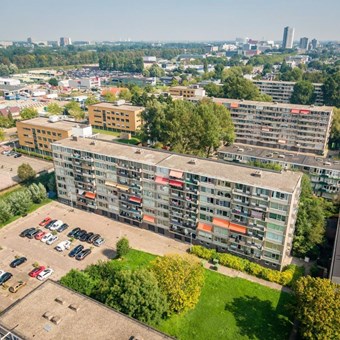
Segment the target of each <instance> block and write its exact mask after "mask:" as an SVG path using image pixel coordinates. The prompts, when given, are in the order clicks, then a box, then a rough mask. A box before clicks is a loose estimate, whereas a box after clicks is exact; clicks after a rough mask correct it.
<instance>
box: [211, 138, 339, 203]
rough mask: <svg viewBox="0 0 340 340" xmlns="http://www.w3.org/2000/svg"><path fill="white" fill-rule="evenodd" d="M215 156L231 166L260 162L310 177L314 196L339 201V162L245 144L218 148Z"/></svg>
mask: <svg viewBox="0 0 340 340" xmlns="http://www.w3.org/2000/svg"><path fill="white" fill-rule="evenodd" d="M217 154H218V158H219V159H222V160H224V161H227V162H233V163H234V164H235V163H239V164H251V163H252V162H261V163H263V164H279V165H280V166H281V168H282V169H289V170H293V171H301V172H303V173H305V174H307V175H309V178H310V180H311V184H312V188H313V191H314V193H315V194H316V195H317V196H321V197H324V198H326V199H331V200H333V199H337V198H339V197H340V161H338V160H334V159H331V158H325V157H320V156H311V155H308V154H307V155H306V154H302V153H297V152H289V151H284V150H279V151H278V150H277V149H269V148H263V147H255V146H249V145H245V144H234V145H230V146H224V147H221V148H220V149H219V150H218V151H217Z"/></svg>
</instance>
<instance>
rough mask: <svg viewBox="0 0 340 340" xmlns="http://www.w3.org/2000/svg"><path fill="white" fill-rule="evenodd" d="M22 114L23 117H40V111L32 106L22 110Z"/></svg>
mask: <svg viewBox="0 0 340 340" xmlns="http://www.w3.org/2000/svg"><path fill="white" fill-rule="evenodd" d="M20 116H21V118H22V119H32V118H35V117H38V111H37V110H36V109H34V108H32V107H27V108H25V109H22V110H21V111H20Z"/></svg>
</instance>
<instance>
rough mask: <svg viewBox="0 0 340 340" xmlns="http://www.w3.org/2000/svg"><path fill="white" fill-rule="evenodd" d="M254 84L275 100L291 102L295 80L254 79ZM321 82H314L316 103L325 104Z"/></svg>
mask: <svg viewBox="0 0 340 340" xmlns="http://www.w3.org/2000/svg"><path fill="white" fill-rule="evenodd" d="M253 83H254V85H256V86H257V87H258V89H259V90H260V92H261V93H262V94H268V95H269V96H271V97H272V98H273V101H274V102H278V103H290V98H291V96H292V94H293V91H294V85H295V84H296V83H295V82H294V81H276V80H253ZM322 85H323V84H320V83H313V86H314V95H315V105H323V104H324V101H323V92H322Z"/></svg>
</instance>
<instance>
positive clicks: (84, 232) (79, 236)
mask: <svg viewBox="0 0 340 340" xmlns="http://www.w3.org/2000/svg"><path fill="white" fill-rule="evenodd" d="M84 234H86V230H79V231H78V232H77V233H76V234H75V235H74V238H76V239H78V240H80V238H81V237H82V236H83V235H84Z"/></svg>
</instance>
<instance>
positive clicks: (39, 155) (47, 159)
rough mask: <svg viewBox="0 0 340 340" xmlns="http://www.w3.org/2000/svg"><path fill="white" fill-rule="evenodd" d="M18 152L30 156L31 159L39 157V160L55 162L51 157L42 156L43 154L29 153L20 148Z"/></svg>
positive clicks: (17, 149)
mask: <svg viewBox="0 0 340 340" xmlns="http://www.w3.org/2000/svg"><path fill="white" fill-rule="evenodd" d="M16 151H17V152H20V153H22V154H23V155H28V156H30V157H37V158H42V159H44V160H46V161H53V158H52V157H51V156H45V155H42V154H41V153H37V152H34V151H27V150H24V149H20V148H16Z"/></svg>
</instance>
